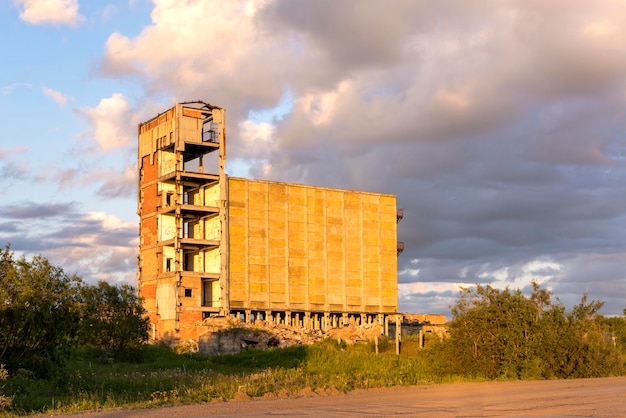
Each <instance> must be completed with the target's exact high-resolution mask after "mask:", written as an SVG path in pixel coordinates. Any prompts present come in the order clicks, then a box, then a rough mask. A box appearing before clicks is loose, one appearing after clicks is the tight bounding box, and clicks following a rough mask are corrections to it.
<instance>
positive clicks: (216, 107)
mask: <svg viewBox="0 0 626 418" xmlns="http://www.w3.org/2000/svg"><path fill="white" fill-rule="evenodd" d="M180 104H181V105H185V106H186V105H190V104H195V105H202V106H201V107H200V108H199V109H203V108H206V109H209V110H213V109H222V110H223V108H221V107H219V106H215V105H212V104H210V103H207V102H205V101H202V100H193V101H190V102H180Z"/></svg>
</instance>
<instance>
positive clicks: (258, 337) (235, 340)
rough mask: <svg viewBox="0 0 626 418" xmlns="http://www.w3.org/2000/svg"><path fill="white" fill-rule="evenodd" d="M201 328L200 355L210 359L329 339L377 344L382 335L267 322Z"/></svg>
mask: <svg viewBox="0 0 626 418" xmlns="http://www.w3.org/2000/svg"><path fill="white" fill-rule="evenodd" d="M197 326H198V328H199V329H201V330H202V331H203V332H200V333H199V334H200V337H199V340H198V344H197V347H198V351H199V352H200V353H202V354H207V355H225V354H235V353H238V352H240V351H241V350H242V349H247V348H252V347H254V348H256V349H266V348H269V347H288V346H292V345H302V344H307V345H308V344H313V343H314V342H316V341H320V340H322V339H324V338H328V337H330V338H334V339H337V340H338V341H344V342H345V343H346V344H354V343H356V342H360V341H374V340H375V339H376V336H380V335H381V334H382V326H381V325H380V324H364V325H356V324H354V323H351V324H349V325H346V326H344V327H340V328H330V329H328V330H327V331H326V332H324V331H323V330H319V329H306V328H304V327H300V326H292V325H284V324H276V323H274V322H266V321H263V320H257V321H255V322H254V323H252V324H248V323H244V322H241V321H240V320H239V319H237V318H232V317H211V318H207V319H205V320H203V321H202V322H201V323H198V324H197ZM187 344H188V343H187Z"/></svg>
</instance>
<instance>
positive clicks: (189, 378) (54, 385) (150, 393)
mask: <svg viewBox="0 0 626 418" xmlns="http://www.w3.org/2000/svg"><path fill="white" fill-rule="evenodd" d="M402 344H403V345H402V354H401V355H399V356H398V355H396V354H395V343H394V341H390V340H388V339H385V338H383V339H381V342H380V353H379V354H376V353H375V347H374V345H373V344H367V343H362V344H357V345H354V346H346V345H344V344H339V343H337V342H336V341H334V340H325V341H322V342H320V343H316V344H314V345H310V346H294V347H289V348H276V349H270V350H265V351H260V350H248V351H244V352H242V353H239V354H236V355H231V356H221V357H207V356H202V355H199V354H191V355H189V354H175V353H174V352H172V351H171V350H169V349H167V348H164V347H160V346H147V347H145V349H144V352H143V353H142V360H141V362H137V363H119V362H109V361H106V360H105V359H94V358H91V357H90V356H89V355H87V353H82V352H76V353H74V355H73V356H72V358H71V359H70V361H69V363H68V364H67V367H65V368H64V369H63V371H61V372H58V373H56V376H55V377H54V378H53V379H50V380H45V381H43V380H37V379H34V378H33V377H32V376H31V375H29V374H28V373H26V372H23V373H18V374H16V375H15V376H11V377H10V378H9V379H8V380H7V381H6V387H5V393H7V394H12V395H14V396H15V397H14V399H13V408H12V410H11V411H10V414H28V413H68V412H77V411H85V410H94V409H101V408H113V407H125V408H145V407H152V406H158V405H164V404H185V403H194V402H207V401H215V400H224V399H233V398H240V399H243V398H250V397H266V398H267V397H293V396H302V395H307V394H313V393H326V394H327V393H343V392H347V391H351V390H354V389H358V388H372V387H384V386H396V385H414V384H420V383H431V382H433V381H434V382H441V381H444V380H446V381H449V380H451V378H441V377H439V378H434V377H433V376H434V375H435V374H436V373H435V372H434V370H433V369H432V365H431V364H432V362H431V361H430V360H429V358H430V356H429V353H428V351H429V350H428V349H420V348H419V346H418V343H417V341H415V340H412V339H411V338H408V339H405V341H403V343H402Z"/></svg>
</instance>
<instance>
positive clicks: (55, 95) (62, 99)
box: [41, 87, 67, 107]
mask: <svg viewBox="0 0 626 418" xmlns="http://www.w3.org/2000/svg"><path fill="white" fill-rule="evenodd" d="M41 90H42V91H43V92H44V94H45V95H46V96H48V97H50V98H51V99H52V100H54V101H55V102H57V103H58V104H59V106H61V107H65V105H66V104H67V97H66V96H65V95H64V94H63V93H61V92H59V91H56V90H52V89H50V88H48V87H43V88H42V89H41Z"/></svg>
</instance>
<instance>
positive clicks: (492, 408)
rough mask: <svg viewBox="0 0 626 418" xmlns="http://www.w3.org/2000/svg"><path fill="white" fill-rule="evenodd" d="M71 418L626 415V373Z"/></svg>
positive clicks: (402, 389)
mask: <svg viewBox="0 0 626 418" xmlns="http://www.w3.org/2000/svg"><path fill="white" fill-rule="evenodd" d="M73 416H76V417H94V418H110V417H150V418H175V417H209V416H210V417H233V416H236V417H277V416H278V417H281V416H282V417H325V418H331V417H342V418H343V417H357V416H371V417H388V416H408V417H452V416H454V417H504V416H506V417H511V416H526V417H529V416H549V417H626V377H616V378H602V379H573V380H551V381H517V382H485V383H453V384H441V385H424V386H409V387H396V388H385V389H370V390H359V391H355V392H351V393H348V394H345V395H332V396H312V397H302V398H297V399H259V400H247V401H246V400H243V401H229V402H211V403H204V404H197V405H186V406H175V407H163V408H154V409H143V410H115V411H102V412H94V413H89V414H79V415H73Z"/></svg>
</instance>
